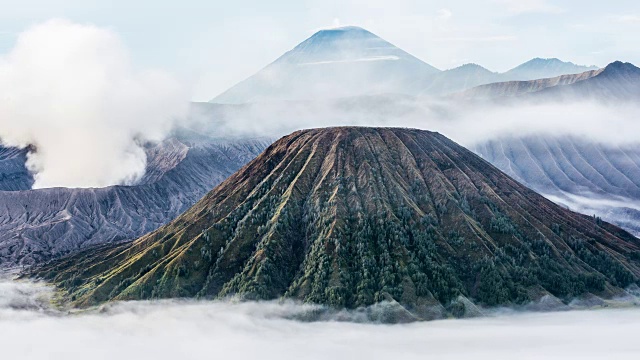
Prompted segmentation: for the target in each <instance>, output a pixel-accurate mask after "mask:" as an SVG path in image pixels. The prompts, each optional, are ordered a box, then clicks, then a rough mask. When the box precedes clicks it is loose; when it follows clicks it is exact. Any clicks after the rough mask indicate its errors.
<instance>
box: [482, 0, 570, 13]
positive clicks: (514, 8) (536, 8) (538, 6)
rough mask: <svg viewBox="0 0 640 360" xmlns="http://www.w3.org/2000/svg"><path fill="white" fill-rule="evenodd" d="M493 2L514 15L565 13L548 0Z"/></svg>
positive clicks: (495, 0)
mask: <svg viewBox="0 0 640 360" xmlns="http://www.w3.org/2000/svg"><path fill="white" fill-rule="evenodd" d="M493 2H495V3H497V4H500V5H503V6H504V7H505V9H506V10H507V12H508V13H510V14H512V15H520V14H527V13H550V14H558V13H562V12H564V10H563V9H562V8H560V7H558V6H556V5H552V4H550V3H549V2H548V1H547V0H493Z"/></svg>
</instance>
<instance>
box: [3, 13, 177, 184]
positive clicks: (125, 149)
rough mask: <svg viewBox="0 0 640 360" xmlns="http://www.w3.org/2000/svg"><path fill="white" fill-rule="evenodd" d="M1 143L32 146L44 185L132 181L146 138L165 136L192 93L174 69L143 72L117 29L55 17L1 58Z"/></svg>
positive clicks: (32, 160)
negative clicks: (175, 76) (172, 72)
mask: <svg viewBox="0 0 640 360" xmlns="http://www.w3.org/2000/svg"><path fill="white" fill-rule="evenodd" d="M0 94H2V95H1V96H0V143H1V144H3V145H5V146H19V147H26V146H29V145H31V146H32V148H31V149H32V151H31V153H30V155H29V160H28V163H27V166H28V168H29V169H30V170H31V171H32V172H33V173H34V174H35V185H34V187H52V186H68V187H98V186H106V185H113V184H122V183H125V184H126V183H132V182H135V181H136V180H137V179H139V178H140V177H141V176H142V175H143V174H144V171H145V166H146V156H145V153H144V151H143V149H142V147H141V144H142V143H144V142H145V141H158V140H161V139H162V138H163V137H164V136H165V134H166V133H167V132H168V131H169V130H170V127H171V125H172V121H173V118H175V117H178V116H182V115H183V114H184V112H185V111H186V108H187V105H188V103H187V101H186V99H187V97H186V96H185V94H184V93H183V89H182V88H181V86H180V85H179V84H178V82H177V81H176V80H175V79H173V78H172V77H171V76H170V75H168V74H166V73H164V72H161V71H156V70H144V71H139V70H137V69H134V67H133V65H132V64H131V62H130V59H129V55H128V51H127V49H126V47H125V46H124V45H123V44H122V42H121V41H120V39H119V38H118V37H117V35H116V34H115V33H113V32H112V31H110V30H107V29H101V28H98V27H95V26H91V25H79V24H74V23H71V22H68V21H65V20H51V21H48V22H45V23H42V24H39V25H36V26H34V27H32V28H30V29H28V30H27V31H25V32H24V33H22V34H20V35H19V36H18V39H17V42H16V44H15V46H14V48H13V49H11V50H10V52H9V53H8V54H6V55H5V56H2V57H0Z"/></svg>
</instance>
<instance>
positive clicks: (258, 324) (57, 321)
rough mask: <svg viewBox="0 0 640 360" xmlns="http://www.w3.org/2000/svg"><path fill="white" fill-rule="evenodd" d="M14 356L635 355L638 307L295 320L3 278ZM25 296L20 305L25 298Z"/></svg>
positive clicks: (249, 308) (3, 317)
mask: <svg viewBox="0 0 640 360" xmlns="http://www.w3.org/2000/svg"><path fill="white" fill-rule="evenodd" d="M0 290H2V291H0V322H1V323H2V326H1V327H0V339H2V344H3V346H2V354H3V357H5V358H11V359H26V360H28V359H52V360H55V359H64V360H75V359H78V360H80V359H86V358H91V359H96V360H100V359H118V358H121V359H130V358H137V359H156V360H163V359H202V358H233V359H279V360H281V359H355V358H359V359H425V358H430V357H431V358H438V359H469V358H473V359H513V358H518V359H542V358H544V359H580V360H586V359H605V358H606V359H636V358H637V354H638V352H640V344H638V342H637V339H636V334H637V333H638V331H640V310H639V309H638V308H632V309H620V310H594V311H572V312H558V313H546V314H532V313H529V314H509V315H507V314H503V315H498V316H493V317H487V318H477V319H470V320H443V321H434V322H422V323H412V324H406V325H380V324H358V323H353V322H336V321H324V322H300V321H296V320H288V319H287V318H289V317H291V316H293V315H296V314H300V313H303V312H306V311H309V309H310V308H311V307H309V306H301V305H295V304H277V303H251V302H249V303H242V304H229V303H220V302H200V303H194V302H191V303H188V302H155V303H150V302H132V303H120V304H115V305H111V306H108V307H106V308H104V309H103V310H102V311H101V312H94V313H88V314H75V315H69V314H63V313H60V312H54V313H51V312H47V310H46V308H42V306H41V304H42V301H41V300H39V299H42V298H43V297H46V296H48V295H47V294H48V292H47V290H46V288H44V287H42V286H39V285H33V284H28V283H26V284H25V283H21V284H20V283H11V282H6V281H5V282H0ZM25 304H27V305H25Z"/></svg>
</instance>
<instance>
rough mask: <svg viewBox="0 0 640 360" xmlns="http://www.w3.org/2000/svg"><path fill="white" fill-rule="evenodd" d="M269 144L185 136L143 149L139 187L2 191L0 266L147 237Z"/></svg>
mask: <svg viewBox="0 0 640 360" xmlns="http://www.w3.org/2000/svg"><path fill="white" fill-rule="evenodd" d="M267 145H268V143H267V142H265V141H261V140H242V141H229V140H224V141H223V140H215V139H211V138H207V137H204V136H195V135H193V134H186V133H185V134H181V135H180V136H178V137H173V138H170V139H168V140H166V141H164V142H162V143H160V144H158V145H156V146H150V147H149V148H148V149H147V157H148V164H147V172H146V175H145V176H144V178H143V179H141V181H140V183H139V184H137V185H133V186H112V187H107V188H91V189H69V188H52V189H36V190H23V189H20V186H17V185H16V187H18V189H15V190H21V191H0V268H10V267H15V266H21V265H33V264H39V263H42V262H45V261H48V260H50V259H52V258H56V257H59V256H62V255H65V254H69V253H73V252H77V251H80V250H81V249H84V248H86V247H89V246H93V245H98V244H105V243H113V242H122V241H128V240H133V239H135V238H137V237H139V236H141V235H143V234H145V233H147V232H149V231H153V230H155V229H157V228H158V227H160V226H161V225H164V224H166V223H167V222H169V221H170V220H172V219H173V218H175V217H176V216H177V215H179V214H180V213H182V212H183V211H185V210H186V209H188V208H189V207H190V206H191V205H193V204H194V203H195V202H196V201H198V200H199V199H200V198H201V197H202V196H203V195H204V194H206V193H207V192H208V191H209V190H211V189H212V188H213V187H214V186H216V185H217V184H219V183H220V182H222V181H223V180H224V179H226V178H227V177H228V176H229V175H231V174H233V173H234V172H235V171H236V170H238V169H239V168H240V167H241V166H243V165H244V164H246V163H247V162H248V161H249V160H251V159H253V158H254V157H255V156H257V155H258V154H259V153H260V152H261V151H262V150H263V149H264V148H265V147H266V146H267ZM16 152H17V153H18V154H22V153H23V152H21V151H18V150H16ZM0 154H6V153H0ZM17 163H18V162H16V164H17ZM16 166H17V165H16ZM22 166H23V167H24V163H22ZM3 170H4V169H3ZM3 174H4V173H3ZM0 183H1V182H0ZM14 184H17V183H14ZM25 184H26V183H25Z"/></svg>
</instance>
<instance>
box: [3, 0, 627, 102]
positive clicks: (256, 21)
mask: <svg viewBox="0 0 640 360" xmlns="http://www.w3.org/2000/svg"><path fill="white" fill-rule="evenodd" d="M605 4H606V6H605ZM0 8H1V9H2V11H1V12H0V24H2V25H0V53H4V52H7V51H8V50H9V49H10V48H11V47H12V46H13V43H14V41H15V38H16V36H17V34H18V33H20V32H21V31H24V30H25V29H27V28H28V27H29V26H30V25H32V24H34V23H38V22H42V21H45V20H48V19H51V18H67V19H69V20H72V21H74V22H79V23H92V24H95V25H98V26H101V27H108V28H110V29H112V30H113V31H115V32H116V33H117V34H119V36H120V37H121V38H122V39H123V41H124V42H125V45H126V46H128V47H129V48H130V49H131V53H132V57H133V63H134V64H135V65H136V66H140V67H148V66H153V67H161V68H166V69H167V70H169V71H171V72H173V73H175V74H177V75H178V76H179V77H180V78H182V79H184V81H185V82H186V83H187V84H189V85H190V87H191V88H192V92H193V98H194V99H195V100H208V99H210V98H213V97H214V96H215V95H217V94H218V93H220V92H222V91H224V90H225V89H227V88H228V87H230V86H232V85H233V84H235V83H236V82H238V81H240V80H242V79H244V78H246V77H248V76H249V75H251V74H252V73H254V72H255V71H257V70H259V69H260V68H262V67H263V66H264V65H266V64H268V63H269V62H271V61H273V60H274V59H276V58H277V57H278V56H279V55H281V54H282V53H283V52H285V51H286V50H289V49H290V48H292V47H293V46H295V45H296V44H297V43H299V42H300V41H302V40H304V39H305V38H307V37H308V36H310V35H311V34H313V32H314V31H316V30H317V29H319V28H326V27H331V26H334V25H337V24H340V25H359V26H362V27H365V28H367V29H369V30H371V31H373V32H374V33H376V34H378V35H380V36H381V37H383V38H385V39H386V40H388V41H390V42H392V43H394V44H396V45H398V46H399V47H401V48H403V49H405V50H407V51H408V52H410V53H412V54H414V55H416V56H417V57H419V58H421V59H423V60H425V61H426V62H428V63H430V64H432V65H434V66H436V67H438V68H441V69H447V68H451V67H455V66H458V65H461V64H463V63H467V62H475V63H479V64H482V65H483V66H485V67H487V68H489V69H491V70H494V71H504V70H507V69H509V68H511V67H513V66H515V65H517V64H519V63H522V62H524V61H526V60H528V59H531V58H533V57H558V58H561V59H563V60H567V61H573V62H576V63H579V64H595V65H599V66H604V65H606V64H607V63H609V62H611V61H612V60H617V59H619V60H625V61H630V62H634V63H640V47H638V46H637V34H638V33H639V32H640V2H638V1H635V0H610V1H607V2H606V3H603V2H596V1H593V0H565V1H563V0H485V1H469V0H466V1H463V0H446V1H443V0H434V1H422V0H395V1H388V0H279V1H278V0H274V1H263V0H235V1H220V0H215V1H210V0H181V1H166V0H136V1H131V0H111V1H104V0H103V1H98V0H20V1H17V0H11V1H9V0H0Z"/></svg>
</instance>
